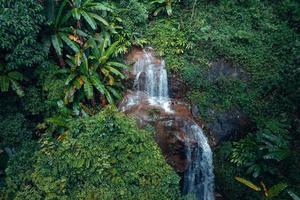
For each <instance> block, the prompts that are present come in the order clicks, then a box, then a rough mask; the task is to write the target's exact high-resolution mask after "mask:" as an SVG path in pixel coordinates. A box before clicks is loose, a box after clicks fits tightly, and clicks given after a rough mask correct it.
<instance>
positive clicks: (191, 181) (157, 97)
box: [122, 49, 214, 200]
mask: <svg viewBox="0 0 300 200" xmlns="http://www.w3.org/2000/svg"><path fill="white" fill-rule="evenodd" d="M133 74H134V75H135V81H134V90H135V92H134V94H133V95H131V96H130V99H129V100H128V102H127V104H126V105H125V106H124V107H123V108H122V110H123V111H125V110H127V109H128V108H130V107H131V106H133V105H138V104H139V103H140V102H141V101H145V96H146V99H147V101H148V103H149V104H150V105H154V106H158V107H160V108H162V109H163V110H164V111H165V112H167V113H171V114H172V115H176V112H174V111H172V109H171V100H170V99H169V96H168V79H167V71H166V69H165V62H164V61H163V60H158V59H156V58H155V57H154V55H153V50H152V49H150V50H147V51H146V50H144V54H143V56H142V57H141V58H140V59H139V60H138V61H137V62H136V63H135V65H134V68H133ZM182 130H183V131H184V132H185V134H188V135H189V137H188V138H193V141H196V145H189V144H187V145H186V146H187V147H186V149H185V152H186V157H187V160H188V162H189V163H190V164H189V167H188V169H187V170H186V171H185V172H184V177H183V194H189V195H191V196H194V197H195V199H196V200H214V174H213V162H212V151H211V148H210V146H209V144H208V141H207V138H206V136H205V135H204V133H203V130H202V129H201V128H200V127H199V126H198V125H197V124H196V123H195V122H194V121H191V120H189V121H186V122H184V125H183V127H182Z"/></svg>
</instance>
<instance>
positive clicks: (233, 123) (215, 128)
mask: <svg viewBox="0 0 300 200" xmlns="http://www.w3.org/2000/svg"><path fill="white" fill-rule="evenodd" d="M211 113H212V116H213V118H214V120H213V121H212V122H209V123H207V128H208V129H209V130H210V131H211V133H212V135H213V137H214V139H215V142H216V144H218V143H219V142H220V141H223V140H228V139H229V138H231V137H235V138H236V137H241V136H242V135H244V133H245V132H247V131H249V130H251V129H252V127H253V123H252V122H251V121H250V120H249V118H248V117H247V116H246V115H245V114H243V113H242V112H241V111H239V110H238V109H231V110H228V111H224V112H216V113H214V112H213V111H211Z"/></svg>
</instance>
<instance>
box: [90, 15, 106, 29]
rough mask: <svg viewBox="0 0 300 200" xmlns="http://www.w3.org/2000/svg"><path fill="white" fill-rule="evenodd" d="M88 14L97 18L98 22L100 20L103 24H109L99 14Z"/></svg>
mask: <svg viewBox="0 0 300 200" xmlns="http://www.w3.org/2000/svg"><path fill="white" fill-rule="evenodd" d="M90 16H92V17H93V18H94V19H96V20H98V21H99V22H101V23H102V24H104V25H105V26H108V25H109V24H108V22H107V21H106V20H105V19H104V18H103V17H100V16H99V15H96V14H93V13H90Z"/></svg>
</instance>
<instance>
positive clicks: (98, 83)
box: [91, 75, 105, 94]
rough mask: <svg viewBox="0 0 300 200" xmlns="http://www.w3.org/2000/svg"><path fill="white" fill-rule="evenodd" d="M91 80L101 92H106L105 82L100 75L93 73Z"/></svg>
mask: <svg viewBox="0 0 300 200" xmlns="http://www.w3.org/2000/svg"><path fill="white" fill-rule="evenodd" d="M91 81H92V83H93V85H94V86H95V88H96V89H97V90H98V91H99V92H100V93H101V94H104V90H105V86H104V85H103V83H102V82H101V81H100V78H99V76H98V75H92V76H91Z"/></svg>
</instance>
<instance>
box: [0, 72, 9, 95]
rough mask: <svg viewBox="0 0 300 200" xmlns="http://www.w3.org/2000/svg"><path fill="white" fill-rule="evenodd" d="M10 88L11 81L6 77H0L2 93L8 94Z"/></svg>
mask: <svg viewBox="0 0 300 200" xmlns="http://www.w3.org/2000/svg"><path fill="white" fill-rule="evenodd" d="M8 88H9V79H8V78H7V77H6V76H0V89H1V92H7V91H8Z"/></svg>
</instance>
